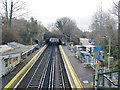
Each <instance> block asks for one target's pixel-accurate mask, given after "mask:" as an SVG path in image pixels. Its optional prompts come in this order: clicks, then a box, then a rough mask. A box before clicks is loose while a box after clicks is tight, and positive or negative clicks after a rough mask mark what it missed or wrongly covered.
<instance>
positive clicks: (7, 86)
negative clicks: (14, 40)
mask: <svg viewBox="0 0 120 90" xmlns="http://www.w3.org/2000/svg"><path fill="white" fill-rule="evenodd" d="M45 47H46V45H45V46H44V47H43V48H42V49H41V50H40V51H39V52H38V53H37V54H36V55H35V56H34V57H33V58H32V59H31V60H30V61H29V62H28V63H27V64H26V65H25V66H24V67H23V68H22V69H21V70H20V71H19V72H18V73H17V74H16V76H15V77H13V79H12V80H11V81H10V82H9V83H8V84H7V85H6V86H5V87H4V88H3V90H6V89H7V88H9V87H10V86H11V85H12V84H13V82H14V81H15V80H16V79H17V78H18V77H19V76H20V74H21V73H22V72H23V71H24V70H25V69H26V68H27V67H28V65H29V64H30V63H31V62H32V61H33V60H34V59H35V58H36V57H37V56H38V54H39V53H40V52H41V51H42V50H43V49H44V48H45Z"/></svg>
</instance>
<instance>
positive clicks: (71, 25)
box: [55, 17, 77, 36]
mask: <svg viewBox="0 0 120 90" xmlns="http://www.w3.org/2000/svg"><path fill="white" fill-rule="evenodd" d="M55 26H56V27H57V28H58V30H60V31H61V32H62V33H64V34H66V35H68V36H71V35H72V32H73V31H74V30H75V29H76V28H77V26H76V23H75V22H74V21H73V20H71V19H70V18H68V17H63V18H60V19H58V20H57V21H56V23H55Z"/></svg>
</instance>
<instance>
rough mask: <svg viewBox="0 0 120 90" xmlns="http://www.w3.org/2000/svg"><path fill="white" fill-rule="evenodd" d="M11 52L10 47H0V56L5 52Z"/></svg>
mask: <svg viewBox="0 0 120 90" xmlns="http://www.w3.org/2000/svg"><path fill="white" fill-rule="evenodd" d="M10 50H12V48H11V47H9V46H8V45H0V54H3V53H5V52H8V51H10Z"/></svg>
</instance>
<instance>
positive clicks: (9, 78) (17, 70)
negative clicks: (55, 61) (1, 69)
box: [2, 46, 45, 88]
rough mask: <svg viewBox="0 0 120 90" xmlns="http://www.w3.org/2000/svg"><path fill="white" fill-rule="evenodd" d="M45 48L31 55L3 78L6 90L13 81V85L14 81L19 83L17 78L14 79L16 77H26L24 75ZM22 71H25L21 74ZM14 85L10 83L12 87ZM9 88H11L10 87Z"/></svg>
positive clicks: (3, 86) (3, 85)
mask: <svg viewBox="0 0 120 90" xmlns="http://www.w3.org/2000/svg"><path fill="white" fill-rule="evenodd" d="M44 47H45V46H44ZM44 47H41V48H40V49H39V50H37V51H35V52H34V53H33V54H31V55H29V56H28V57H27V58H26V59H25V60H24V61H23V62H21V63H20V64H18V65H17V66H16V68H15V70H14V71H11V72H10V73H8V74H7V75H5V76H3V77H2V88H5V86H8V85H9V83H10V82H11V81H13V82H12V83H14V81H17V78H16V79H14V78H15V77H16V76H18V78H19V76H23V75H24V74H23V73H25V72H26V70H27V69H28V68H29V67H30V66H31V65H32V64H33V63H34V62H35V61H36V58H38V56H40V54H41V53H42V52H43V51H44V49H43V48H44ZM28 64H29V65H28ZM26 65H27V66H26ZM23 68H24V70H23ZM21 70H23V71H22V72H21ZM20 72H21V73H20ZM19 73H20V75H18V74H19ZM20 78H21V77H20ZM13 79H14V80H13ZM12 83H10V84H11V85H12ZM7 88H10V86H9V87H7Z"/></svg>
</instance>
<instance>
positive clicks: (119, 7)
mask: <svg viewBox="0 0 120 90" xmlns="http://www.w3.org/2000/svg"><path fill="white" fill-rule="evenodd" d="M113 3H114V8H113V13H114V14H115V15H116V16H117V17H118V59H119V60H118V68H119V69H120V1H118V4H116V3H115V2H113Z"/></svg>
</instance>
